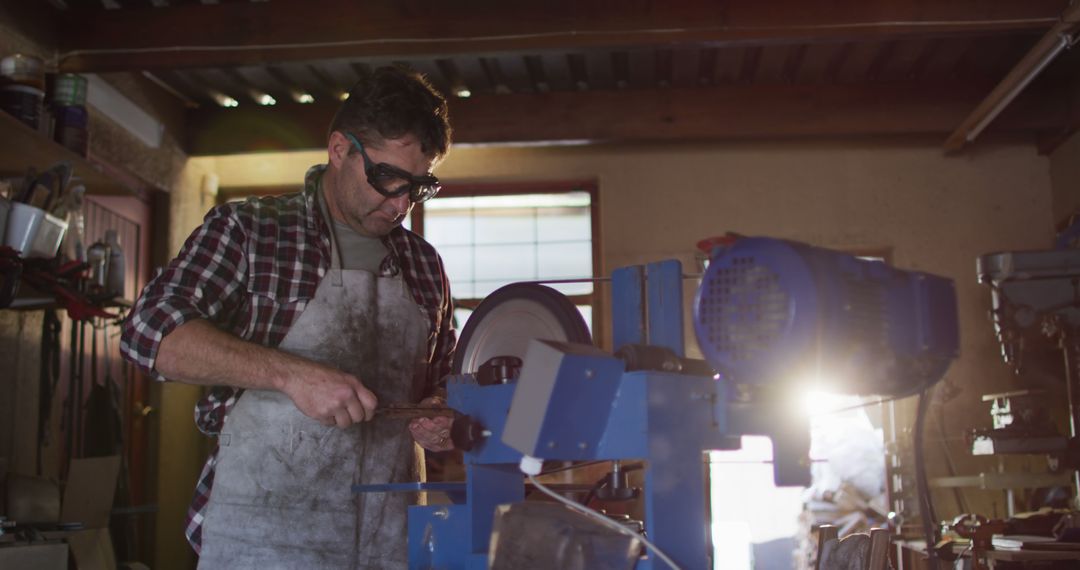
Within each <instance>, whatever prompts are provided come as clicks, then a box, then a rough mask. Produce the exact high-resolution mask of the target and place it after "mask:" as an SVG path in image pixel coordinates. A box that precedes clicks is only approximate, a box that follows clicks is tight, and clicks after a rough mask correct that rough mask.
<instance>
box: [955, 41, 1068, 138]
mask: <svg viewBox="0 0 1080 570" xmlns="http://www.w3.org/2000/svg"><path fill="white" fill-rule="evenodd" d="M1068 46H1069V36H1067V35H1065V34H1061V35H1059V36H1058V39H1057V43H1055V44H1054V46H1053V47H1052V48H1051V49H1050V51H1049V52H1047V54H1046V55H1044V56H1043V58H1042V59H1040V60H1039V61H1038V62H1036V64H1035V67H1034V68H1032V69H1030V70H1029V71H1028V72H1027V74H1026V75H1024V76H1023V77H1021V78H1020V81H1019V82H1018V83H1016V84H1014V85H1013V86H1012V88H1010V89H1009V91H1008V92H1007V93H1005V94H1004V95H1002V96H1001V99H999V100H998V102H997V103H996V104H995V105H994V106H993V107H992V108H991V109H990V110H989V111H988V112H987V113H986V115H985V116H983V118H982V119H981V120H980V121H979V122H978V123H976V124H975V126H974V127H972V128H971V130H970V131H968V134H967V136H965V137H964V139H965V141H966V142H971V141H974V140H975V139H976V138H978V136H979V135H980V134H982V132H983V130H985V129H986V127H987V126H989V125H990V123H991V122H992V121H993V120H994V119H996V118H997V116H998V115H1000V114H1001V112H1002V111H1004V110H1005V107H1008V106H1009V103H1012V102H1013V99H1016V97H1017V95H1020V92H1021V91H1023V90H1024V89H1026V88H1027V86H1028V85H1030V84H1031V82H1032V81H1033V80H1034V79H1035V78H1036V77H1038V76H1039V74H1040V73H1042V70H1043V69H1046V66H1047V65H1050V62H1051V61H1054V58H1055V57H1057V56H1058V54H1060V53H1061V50H1063V49H1065V48H1066V47H1068ZM1002 84H1004V82H1003V83H1002ZM991 97H992V95H991ZM989 99H990V98H989V97H988V98H987V100H989Z"/></svg>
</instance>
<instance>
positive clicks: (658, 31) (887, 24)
mask: <svg viewBox="0 0 1080 570" xmlns="http://www.w3.org/2000/svg"><path fill="white" fill-rule="evenodd" d="M1060 20H1061V19H1060V18H1023V19H1003V20H935V21H917V20H916V21H903V20H900V21H880V22H853V23H843V24H818V25H810V26H724V25H721V26H700V27H681V28H650V29H636V30H566V31H557V32H539V33H526V34H502V35H489V36H454V37H418V38H373V39H364V40H340V41H328V42H296V43H281V44H254V45H178V46H161V47H146V48H100V49H78V50H72V51H67V52H64V53H61V54H58V56H57V62H60V61H63V60H65V59H68V58H71V57H76V56H87V55H110V54H114V55H125V54H127V55H131V54H153V53H169V52H198V51H265V50H277V49H302V48H332V47H359V46H368V45H401V44H433V43H443V42H455V41H472V42H484V41H486V42H496V41H508V40H530V39H542V38H587V37H605V36H622V35H625V34H652V35H657V36H664V35H673V34H685V33H702V32H726V33H733V32H773V33H775V32H785V31H786V32H807V31H827V30H831V31H837V32H839V31H845V30H863V29H875V28H891V27H912V28H931V27H935V26H954V27H976V28H978V27H985V26H987V25H999V26H1002V25H1033V26H1034V25H1041V24H1057V23H1058V22H1059V21H1060Z"/></svg>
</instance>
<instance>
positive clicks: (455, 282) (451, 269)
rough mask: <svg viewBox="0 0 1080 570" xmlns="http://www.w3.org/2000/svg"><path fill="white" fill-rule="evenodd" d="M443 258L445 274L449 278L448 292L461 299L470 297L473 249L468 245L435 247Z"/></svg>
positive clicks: (471, 294) (472, 294)
mask: <svg viewBox="0 0 1080 570" xmlns="http://www.w3.org/2000/svg"><path fill="white" fill-rule="evenodd" d="M437 249H438V251H439V255H441V256H442V258H443V265H444V266H445V267H446V275H447V276H448V277H449V278H450V293H451V294H452V295H454V296H455V297H458V298H461V299H471V298H473V296H474V293H473V291H472V280H473V249H472V247H471V246H468V245H444V246H438V247H437Z"/></svg>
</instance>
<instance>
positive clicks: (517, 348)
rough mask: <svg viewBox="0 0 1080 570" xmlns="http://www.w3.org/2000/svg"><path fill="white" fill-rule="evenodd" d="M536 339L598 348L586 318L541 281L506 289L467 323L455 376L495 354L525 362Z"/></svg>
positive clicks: (482, 305) (483, 304) (456, 358)
mask: <svg viewBox="0 0 1080 570" xmlns="http://www.w3.org/2000/svg"><path fill="white" fill-rule="evenodd" d="M533 339H539V340H556V341H562V342H574V343H582V344H592V336H591V335H590V334H589V328H588V326H586V325H585V320H584V319H583V318H581V313H579V312H578V310H577V307H576V306H574V304H573V303H572V302H570V299H568V298H567V297H566V295H563V294H562V293H560V292H558V291H556V290H555V289H552V288H551V287H546V286H544V285H538V284H535V283H513V284H511V285H507V286H505V287H501V288H499V289H497V290H495V291H494V292H493V293H492V294H490V295H488V296H487V297H485V298H484V300H483V301H481V302H480V305H479V306H477V307H476V310H475V311H474V312H473V314H472V316H470V317H469V320H468V322H466V323H465V328H464V329H462V331H461V335H460V337H459V339H458V345H457V351H456V352H455V353H454V363H453V373H454V374H471V373H475V372H476V371H477V369H479V368H480V365H482V364H484V363H485V362H487V361H488V360H489V359H491V358H492V357H495V356H516V357H518V358H521V359H523V360H524V358H525V350H526V348H527V347H528V345H529V341H531V340H533Z"/></svg>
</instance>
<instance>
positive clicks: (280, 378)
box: [156, 319, 378, 428]
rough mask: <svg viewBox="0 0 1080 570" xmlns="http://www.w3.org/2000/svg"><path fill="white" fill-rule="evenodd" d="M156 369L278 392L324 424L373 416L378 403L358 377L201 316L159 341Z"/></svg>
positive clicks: (196, 380) (192, 379)
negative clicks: (248, 338) (237, 333)
mask: <svg viewBox="0 0 1080 570" xmlns="http://www.w3.org/2000/svg"><path fill="white" fill-rule="evenodd" d="M156 368H157V370H158V372H160V373H161V374H162V375H163V376H165V377H166V378H169V379H170V380H179V381H181V382H187V383H189V384H197V385H201V386H215V385H225V386H235V387H237V388H245V389H247V388H250V389H255V390H277V391H279V392H282V393H284V394H285V395H286V396H288V397H289V398H290V399H291V400H292V401H293V403H294V404H296V407H297V409H299V410H300V411H301V412H302V413H303V414H304V415H306V416H308V417H310V418H312V419H314V420H316V421H319V422H322V423H323V424H326V425H328V426H335V425H336V426H338V427H340V428H347V427H349V426H351V425H353V424H355V423H357V422H362V421H368V420H371V419H373V418H374V417H375V406H376V405H378V400H377V399H376V398H375V394H372V393H371V390H368V389H367V388H365V387H364V384H363V383H362V382H360V379H359V378H357V377H356V376H353V375H351V374H346V373H344V372H341V371H340V370H337V369H335V368H331V367H329V366H326V365H323V364H319V363H317V362H313V361H311V360H308V359H306V358H302V357H300V356H296V355H293V354H289V353H287V352H284V351H280V350H277V349H274V348H268V347H265V346H260V345H258V344H254V343H251V342H247V341H245V340H240V339H239V338H236V336H234V335H232V334H230V333H227V332H225V331H222V330H219V329H218V328H217V327H215V326H214V325H212V324H210V322H209V321H206V320H203V319H194V320H190V321H187V322H186V323H184V324H182V325H180V326H179V327H176V329H175V330H173V331H172V332H171V333H169V334H168V335H166V336H165V338H164V339H162V340H161V346H160V347H159V348H158V356H157V364H156Z"/></svg>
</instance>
